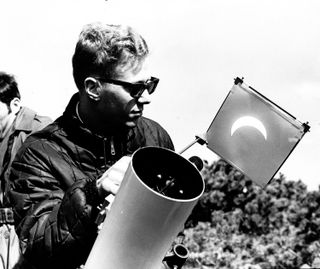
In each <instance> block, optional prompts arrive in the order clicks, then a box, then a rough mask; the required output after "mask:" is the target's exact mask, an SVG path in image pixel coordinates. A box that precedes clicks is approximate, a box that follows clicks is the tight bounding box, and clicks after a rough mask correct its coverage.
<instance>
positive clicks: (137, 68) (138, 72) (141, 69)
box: [116, 60, 150, 82]
mask: <svg viewBox="0 0 320 269" xmlns="http://www.w3.org/2000/svg"><path fill="white" fill-rule="evenodd" d="M116 71H118V72H116V73H117V78H118V79H123V80H126V81H128V82H137V81H145V80H146V79H147V78H149V77H150V71H149V65H148V62H147V61H145V60H144V61H135V62H132V63H130V64H127V65H126V66H123V68H120V69H119V70H116Z"/></svg>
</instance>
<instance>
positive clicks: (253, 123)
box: [231, 116, 267, 140]
mask: <svg viewBox="0 0 320 269" xmlns="http://www.w3.org/2000/svg"><path fill="white" fill-rule="evenodd" d="M245 126H249V127H253V128H256V129H257V130H258V131H259V132H260V133H261V134H262V135H263V137H264V139H265V140H267V130H266V128H265V127H264V125H263V123H262V122H261V121H260V120H258V119H257V118H255V117H252V116H244V117H241V118H239V119H237V120H236V121H235V122H234V123H233V124H232V127H231V136H232V135H233V134H234V133H235V131H237V130H238V129H240V128H241V127H245Z"/></svg>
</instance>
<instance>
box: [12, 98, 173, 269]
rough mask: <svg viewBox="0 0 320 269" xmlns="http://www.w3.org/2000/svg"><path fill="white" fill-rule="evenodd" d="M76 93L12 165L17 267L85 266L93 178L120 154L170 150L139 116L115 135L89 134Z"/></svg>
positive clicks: (93, 208) (164, 137) (93, 209)
mask: <svg viewBox="0 0 320 269" xmlns="http://www.w3.org/2000/svg"><path fill="white" fill-rule="evenodd" d="M78 100H79V97H78V94H75V95H74V96H73V97H72V98H71V101H70V103H69V104H68V106H67V108H66V110H65V112H64V114H63V115H62V116H61V117H60V118H58V119H57V120H56V121H55V122H54V123H52V124H50V125H49V126H47V127H46V128H45V129H43V130H42V131H40V132H38V133H36V134H35V135H31V136H30V137H29V138H28V139H27V140H26V142H25V143H24V145H23V146H22V148H21V149H20V150H19V152H18V154H17V157H16V159H15V161H14V162H13V164H12V172H11V175H10V182H11V190H10V198H11V202H12V204H13V206H14V213H15V221H16V223H17V226H16V229H17V233H18V235H19V238H20V241H21V247H22V252H23V259H21V261H20V263H19V264H18V266H16V267H15V268H24V269H26V268H37V269H40V268H43V269H50V268H61V269H62V268H68V269H74V268H77V267H79V266H80V265H81V264H84V263H85V261H86V259H87V256H88V255H89V253H90V250H91V248H92V246H93V243H94V241H95V238H96V236H97V227H96V225H95V223H94V220H95V218H96V216H97V214H98V212H97V211H98V210H97V206H98V205H99V203H101V202H102V201H100V200H99V198H98V193H97V188H96V179H98V178H99V177H100V175H101V174H102V173H103V172H104V171H105V170H106V169H107V168H108V167H110V166H111V165H112V164H113V163H115V162H116V161H117V160H119V159H120V158H121V157H122V156H124V155H131V154H132V153H133V152H134V151H135V150H137V149H138V148H141V147H144V146H159V147H165V148H168V149H172V150H173V149H174V147H173V144H172V141H171V139H170V137H169V135H168V134H167V132H166V131H165V130H164V129H163V128H162V127H161V126H160V125H159V124H158V123H156V122H155V121H152V120H150V119H147V118H145V117H141V118H140V119H139V120H138V123H137V126H136V127H135V128H133V129H130V130H128V131H126V132H122V133H118V134H116V135H114V136H110V137H103V136H100V135H97V134H94V133H92V132H91V131H90V130H88V129H86V128H85V126H83V125H82V124H81V122H80V121H79V119H78V118H77V116H76V113H75V110H76V109H75V107H76V104H77V102H78Z"/></svg>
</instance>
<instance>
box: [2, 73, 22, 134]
mask: <svg viewBox="0 0 320 269" xmlns="http://www.w3.org/2000/svg"><path fill="white" fill-rule="evenodd" d="M20 98H21V96H20V92H19V89H18V84H17V82H16V80H15V78H14V76H12V75H9V74H7V73H5V72H0V129H1V131H3V128H8V127H9V125H10V124H11V123H12V122H13V120H14V118H15V116H16V114H17V113H18V112H19V110H20V108H21V105H20Z"/></svg>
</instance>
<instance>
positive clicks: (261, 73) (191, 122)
mask: <svg viewBox="0 0 320 269" xmlns="http://www.w3.org/2000/svg"><path fill="white" fill-rule="evenodd" d="M0 9H1V11H2V12H1V13H2V14H1V16H0V30H1V33H2V38H1V42H0V70H2V71H6V72H9V73H12V74H14V75H15V76H16V78H17V81H18V83H19V87H20V91H21V94H22V101H23V104H24V105H26V106H28V107H30V108H32V109H34V110H36V111H37V112H39V114H42V115H48V116H50V117H52V118H53V119H55V118H56V117H58V116H59V115H60V114H61V113H62V112H63V111H64V108H65V106H66V105H67V103H68V101H69V99H70V97H71V95H72V94H73V93H75V92H76V91H77V89H76V87H75V84H74V81H73V77H72V67H71V58H72V55H73V52H74V48H75V44H76V41H77V38H78V36H79V33H80V31H81V29H82V27H83V25H85V24H87V23H90V22H96V21H102V22H105V23H110V24H127V25H130V26H132V27H134V28H135V29H136V30H138V32H140V33H141V34H142V35H143V36H144V38H145V39H146V41H147V42H148V44H149V47H150V50H151V55H150V59H149V65H150V70H151V72H152V75H153V76H156V77H159V78H160V83H159V85H158V88H157V90H156V92H155V93H154V94H153V95H152V96H151V101H152V103H151V104H150V105H149V106H147V107H146V108H145V116H147V117H150V118H153V119H154V120H156V121H158V122H159V123H160V124H161V125H162V126H163V127H165V129H166V130H167V131H168V132H169V133H170V135H171V137H172V140H173V142H174V144H175V147H176V150H177V151H178V152H179V151H180V150H182V149H184V148H185V147H186V146H187V145H189V144H190V143H191V142H193V141H194V139H195V136H196V135H202V134H204V133H206V131H207V129H208V128H209V125H210V123H211V121H212V120H213V118H214V116H215V115H216V113H217V111H218V109H219V108H220V106H221V104H222V102H223V100H224V99H225V97H226V95H227V94H228V92H229V90H230V89H231V87H232V85H233V83H234V79H235V78H236V77H243V78H244V82H245V83H246V84H248V85H250V86H252V87H253V88H255V89H256V90H258V91H259V92H261V93H262V94H263V95H265V96H266V97H268V98H269V99H271V100H272V101H273V102H275V103H276V104H277V105H279V106H280V107H282V108H283V109H285V110H286V111H288V112H289V113H290V114H292V115H294V116H295V117H296V118H297V119H298V120H299V121H301V122H309V125H310V126H311V129H310V132H308V133H307V134H306V135H305V136H304V138H303V139H302V140H301V142H300V143H299V144H298V146H297V147H296V148H295V150H294V151H293V152H292V154H291V155H290V156H289V158H288V159H287V160H286V162H285V163H284V165H283V166H282V167H281V169H280V171H279V172H281V173H283V174H284V175H285V176H286V178H287V179H288V180H299V179H301V180H302V181H303V182H304V183H305V184H306V185H307V186H308V189H309V190H317V189H318V187H319V185H320V176H319V172H318V170H319V169H318V167H319V162H320V108H319V104H320V31H319V29H320V16H319V15H318V14H319V10H320V1H318V0H308V1H303V0H301V1H300V0H268V1H262V0H224V1H221V0H219V1H218V0H199V1H191V0H162V1H155V0H136V1H132V0H107V1H105V0H68V1H65V0H55V1H43V0H29V1H23V0H10V1H3V0H2V1H0ZM183 155H184V156H185V157H189V156H192V155H198V156H199V157H201V158H203V159H206V160H207V161H208V162H209V163H211V162H212V161H214V160H217V159H218V158H219V157H218V156H217V155H216V154H215V153H213V152H212V151H211V150H209V149H208V148H207V147H206V146H201V145H199V144H195V145H194V146H192V147H191V148H190V149H188V150H187V151H186V152H184V154H183Z"/></svg>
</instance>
